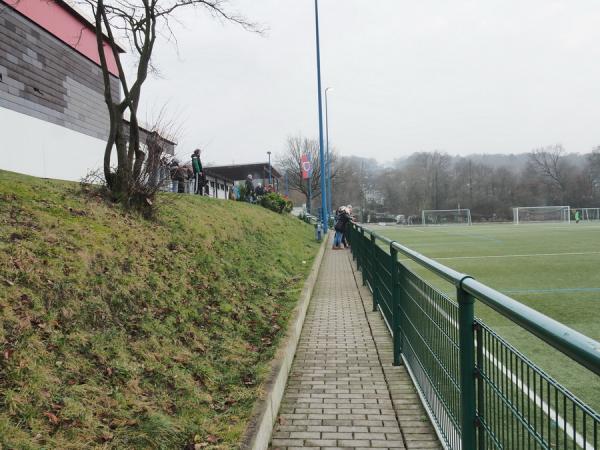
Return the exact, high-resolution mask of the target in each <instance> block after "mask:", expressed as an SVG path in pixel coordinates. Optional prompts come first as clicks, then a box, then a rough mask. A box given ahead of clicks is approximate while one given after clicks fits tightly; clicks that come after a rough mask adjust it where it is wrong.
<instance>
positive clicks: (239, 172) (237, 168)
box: [207, 162, 282, 191]
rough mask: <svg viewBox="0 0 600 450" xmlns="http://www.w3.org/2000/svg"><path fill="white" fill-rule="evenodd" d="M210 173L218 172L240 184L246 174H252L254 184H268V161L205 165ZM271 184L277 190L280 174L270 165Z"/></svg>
mask: <svg viewBox="0 0 600 450" xmlns="http://www.w3.org/2000/svg"><path fill="white" fill-rule="evenodd" d="M207 170H209V171H210V172H211V173H215V174H219V175H220V176H222V177H224V178H227V179H229V180H233V182H234V184H241V183H244V182H245V181H246V178H247V177H248V175H252V179H253V181H254V186H255V187H256V186H257V185H258V184H262V185H263V186H266V185H268V184H269V163H268V162H264V163H252V164H236V165H230V166H213V167H207ZM271 178H272V184H273V187H274V188H275V190H276V191H279V186H280V184H281V180H282V176H281V174H280V173H279V172H278V171H277V170H276V169H275V168H274V167H273V166H271Z"/></svg>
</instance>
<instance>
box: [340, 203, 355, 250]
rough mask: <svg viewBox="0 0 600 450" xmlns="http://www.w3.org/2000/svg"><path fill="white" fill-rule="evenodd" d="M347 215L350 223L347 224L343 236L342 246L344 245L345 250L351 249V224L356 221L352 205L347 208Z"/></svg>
mask: <svg viewBox="0 0 600 450" xmlns="http://www.w3.org/2000/svg"><path fill="white" fill-rule="evenodd" d="M346 213H347V214H348V221H347V222H346V226H345V228H344V234H343V236H342V244H344V248H348V247H350V243H349V242H348V234H349V233H350V223H351V222H352V221H353V220H354V218H353V216H352V205H348V206H346Z"/></svg>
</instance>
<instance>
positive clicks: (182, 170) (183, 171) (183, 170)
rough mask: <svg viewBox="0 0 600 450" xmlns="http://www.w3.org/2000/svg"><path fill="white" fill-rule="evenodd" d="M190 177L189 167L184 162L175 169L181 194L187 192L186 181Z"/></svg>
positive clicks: (176, 180)
mask: <svg viewBox="0 0 600 450" xmlns="http://www.w3.org/2000/svg"><path fill="white" fill-rule="evenodd" d="M187 179H188V168H187V167H186V166H185V165H184V164H179V165H178V166H177V168H176V169H175V182H176V183H177V190H176V191H175V192H177V193H179V194H185V182H186V180H187Z"/></svg>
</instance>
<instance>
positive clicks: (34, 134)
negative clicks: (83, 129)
mask: <svg viewBox="0 0 600 450" xmlns="http://www.w3.org/2000/svg"><path fill="white" fill-rule="evenodd" d="M0 130H1V133H0V137H1V138H0V169H4V170H10V171H13V172H20V173H24V174H27V175H34V176H38V177H45V178H57V179H62V180H73V181H79V180H80V179H81V178H83V177H84V176H85V175H86V174H88V173H89V172H90V171H91V170H97V169H102V161H103V159H104V148H105V146H106V142H105V141H103V140H101V139H97V138H94V137H91V136H88V135H85V134H82V133H79V132H77V131H74V130H71V129H69V128H65V127H64V126H61V125H56V124H53V123H50V122H47V121H44V120H40V119H37V118H35V117H31V116H29V115H25V114H21V113H18V112H15V111H12V110H9V109H6V108H2V107H0Z"/></svg>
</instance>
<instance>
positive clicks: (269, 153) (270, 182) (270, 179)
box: [267, 151, 273, 184]
mask: <svg viewBox="0 0 600 450" xmlns="http://www.w3.org/2000/svg"><path fill="white" fill-rule="evenodd" d="M267 155H269V184H273V180H272V177H271V152H270V151H268V152H267Z"/></svg>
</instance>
